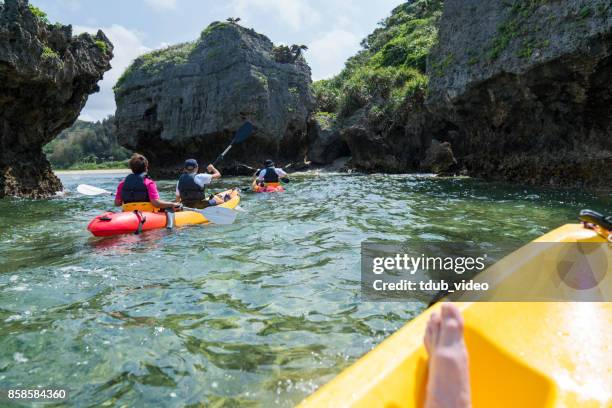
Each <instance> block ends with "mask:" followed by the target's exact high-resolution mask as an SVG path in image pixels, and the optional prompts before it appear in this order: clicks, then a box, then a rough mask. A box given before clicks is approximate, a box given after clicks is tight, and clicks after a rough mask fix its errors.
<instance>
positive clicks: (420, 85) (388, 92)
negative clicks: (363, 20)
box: [313, 0, 443, 118]
mask: <svg viewBox="0 0 612 408" xmlns="http://www.w3.org/2000/svg"><path fill="white" fill-rule="evenodd" d="M442 3H443V1H442V0H414V1H408V2H406V3H404V4H402V5H400V6H398V7H396V8H395V9H394V10H393V11H392V13H391V16H389V17H388V18H386V19H385V20H383V21H381V23H380V27H378V28H377V29H376V30H374V32H373V33H372V34H370V35H369V36H368V37H367V38H365V39H364V40H363V41H362V43H361V45H362V47H363V49H362V50H361V51H359V52H358V53H357V54H356V55H355V56H353V57H351V58H349V59H348V61H347V62H346V65H345V68H344V69H343V70H342V72H341V73H340V74H338V75H337V76H335V77H334V78H331V79H328V80H322V81H317V82H315V83H314V84H313V91H314V94H315V98H316V100H317V110H319V111H323V112H334V113H337V114H338V117H339V118H346V117H349V116H351V115H352V114H353V113H355V112H356V111H357V110H359V109H360V108H362V107H364V106H366V105H370V106H371V109H370V111H371V113H374V114H380V115H382V116H385V117H388V118H392V117H393V116H395V115H396V114H397V113H398V111H399V110H401V109H402V107H404V106H405V105H406V103H407V102H409V100H410V98H411V97H412V96H413V95H414V94H415V93H417V92H424V91H425V90H426V87H427V83H428V78H427V75H426V65H427V56H428V55H429V51H430V49H431V47H432V46H433V44H434V43H435V42H436V39H437V28H436V23H437V20H438V18H439V17H440V15H441V14H442ZM372 111H374V112H372Z"/></svg>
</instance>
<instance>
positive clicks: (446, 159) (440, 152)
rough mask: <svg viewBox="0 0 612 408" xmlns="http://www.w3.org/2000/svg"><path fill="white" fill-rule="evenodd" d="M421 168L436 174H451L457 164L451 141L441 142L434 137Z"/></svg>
mask: <svg viewBox="0 0 612 408" xmlns="http://www.w3.org/2000/svg"><path fill="white" fill-rule="evenodd" d="M420 166H421V170H424V171H429V172H432V173H436V174H450V173H451V172H452V171H453V170H454V169H455V167H456V166H457V160H456V159H455V156H454V155H453V149H452V148H451V145H450V143H449V142H442V143H440V142H439V141H438V140H436V139H433V140H432V141H431V145H430V146H429V148H428V149H427V151H426V152H425V158H424V159H423V160H422V161H421V164H420Z"/></svg>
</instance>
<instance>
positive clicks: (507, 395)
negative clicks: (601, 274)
mask: <svg viewBox="0 0 612 408" xmlns="http://www.w3.org/2000/svg"><path fill="white" fill-rule="evenodd" d="M536 241H538V242H543V243H545V242H605V240H604V239H603V238H601V237H600V236H599V235H597V234H596V233H595V232H593V231H591V230H588V229H585V228H583V227H582V226H581V225H573V224H571V225H565V226H563V227H560V228H558V229H556V230H554V231H552V232H550V233H548V234H546V235H544V236H542V237H541V238H539V239H538V240H536ZM525 248H526V247H525ZM529 250H531V249H529ZM604 250H606V249H605V247H604ZM608 250H609V251H612V247H610V248H608ZM519 251H520V250H519ZM517 252H518V251H517ZM533 252H534V253H531V254H522V256H523V255H524V260H525V262H535V263H537V262H542V258H539V256H541V254H538V253H535V251H533ZM508 258H509V257H508ZM610 259H611V258H610V254H609V253H608V260H610ZM501 262H504V260H502V261H500V263H501ZM516 264H519V265H516V266H514V267H515V268H516V270H514V271H510V272H508V274H509V275H512V274H513V273H514V274H517V275H520V273H521V270H519V269H518V268H521V265H523V264H524V263H523V264H521V262H516ZM505 266H508V268H510V269H511V268H512V267H513V265H509V264H507V265H505ZM607 268H608V271H607V272H608V274H607V276H606V277H605V279H607V281H606V282H603V283H604V285H607V287H608V288H609V287H610V279H612V276H611V275H612V274H611V273H610V272H612V270H611V269H612V264H611V263H608V267H607ZM547 269H551V270H553V271H554V270H555V268H547ZM542 270H545V269H544V268H542ZM531 284H532V282H531V281H527V282H525V281H523V285H525V286H526V287H528V286H529V285H531ZM455 304H456V305H457V307H458V308H459V309H460V310H461V311H462V314H463V317H464V320H465V339H466V344H467V348H468V353H469V359H470V361H469V364H470V382H471V389H472V403H473V406H474V407H513V408H514V407H521V408H526V407H534V408H535V407H538V408H540V407H610V406H612V329H611V328H612V303H610V302H609V303H605V302H601V303H578V302H488V303H486V302H482V303H476V302H458V303H455ZM439 307H440V305H439V304H438V305H435V306H433V307H432V308H430V309H428V310H426V311H424V312H423V313H422V314H421V315H420V316H418V317H417V318H415V319H414V320H412V321H410V322H409V323H408V324H406V325H405V326H404V327H403V328H401V329H400V330H398V331H397V332H396V333H394V334H393V335H392V336H390V337H389V338H388V339H386V340H385V341H384V342H382V343H381V344H380V345H379V346H377V347H376V348H374V349H373V350H372V351H370V352H369V353H367V354H366V355H365V356H363V357H362V358H361V359H360V360H358V361H357V362H356V363H355V364H353V365H352V366H350V367H349V368H347V369H346V370H344V371H343V372H342V373H340V375H338V376H337V377H336V378H335V379H333V380H332V381H331V382H329V383H328V384H326V385H324V386H323V387H322V388H321V389H319V390H318V391H317V392H316V393H314V394H313V395H311V396H310V397H308V398H307V399H306V400H305V401H303V402H302V404H301V405H300V407H301V408H312V407H343V406H347V407H348V406H350V407H368V408H370V407H393V408H401V407H422V406H423V403H424V396H425V385H426V376H427V353H426V352H425V349H424V347H423V334H424V332H425V326H426V323H427V321H428V319H429V317H430V315H431V313H432V312H433V311H436V310H439Z"/></svg>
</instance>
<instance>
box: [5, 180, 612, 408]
mask: <svg viewBox="0 0 612 408" xmlns="http://www.w3.org/2000/svg"><path fill="white" fill-rule="evenodd" d="M62 178H63V180H62V181H63V182H64V185H65V187H66V188H67V189H69V190H72V191H74V189H75V187H76V185H77V184H78V183H88V184H93V185H96V186H100V187H103V188H107V189H112V188H114V186H115V185H116V183H117V182H118V180H119V179H120V178H121V176H120V175H81V176H79V175H67V176H63V177H62ZM233 185H248V180H246V179H228V180H225V181H224V182H223V183H221V184H220V185H219V187H218V188H219V189H220V190H221V189H223V188H225V187H229V186H233ZM159 186H160V189H161V190H162V192H163V194H162V195H164V196H165V198H171V196H172V194H173V189H174V183H173V182H172V181H166V182H160V183H159ZM287 190H288V192H287V193H285V194H277V195H273V194H271V195H257V194H251V193H246V194H244V196H243V202H242V207H243V208H244V209H245V210H246V211H245V212H243V213H240V214H239V216H238V219H237V221H236V223H235V224H234V225H231V226H209V227H202V226H191V227H185V228H180V229H177V230H175V231H173V232H168V231H165V230H159V231H150V232H147V233H145V234H143V235H140V236H135V235H127V236H121V237H114V238H107V239H99V238H93V237H91V236H90V235H89V233H88V232H87V231H86V229H85V227H86V225H87V223H88V221H89V220H90V219H91V218H92V217H93V216H95V215H97V214H99V213H100V212H102V211H104V210H106V209H107V208H109V207H110V206H111V205H112V202H111V198H109V197H93V198H92V197H82V196H79V195H77V194H66V195H64V196H62V197H61V198H58V199H54V200H50V201H25V200H3V201H0V214H1V215H0V332H1V333H2V336H1V337H0V388H2V389H7V388H17V387H19V388H31V387H34V386H37V385H42V386H48V385H53V386H65V387H68V389H69V390H70V391H71V397H70V400H69V401H68V403H67V404H68V405H75V406H97V405H99V404H102V403H107V404H110V405H127V406H156V405H158V404H159V401H161V400H163V401H164V405H168V406H185V405H189V404H196V403H206V404H218V406H235V405H246V406H251V405H255V406H270V405H272V404H278V405H280V406H292V405H293V404H295V403H296V402H298V401H299V400H300V399H302V398H303V397H304V396H306V395H307V394H309V393H310V392H311V391H313V390H314V389H316V388H317V387H318V386H319V385H320V384H322V383H324V382H326V381H327V380H329V379H330V378H332V377H333V376H334V375H335V374H336V373H338V372H339V371H340V370H341V369H342V368H344V367H346V366H347V365H348V364H350V363H351V362H353V361H354V360H355V359H356V358H357V357H359V356H360V355H362V354H363V353H364V352H365V351H367V350H369V349H370V348H372V347H373V346H374V345H375V344H377V343H379V342H380V341H381V340H382V339H383V338H384V337H386V336H388V335H389V334H390V333H392V332H393V331H394V330H396V329H397V328H399V327H400V326H401V325H402V324H403V323H404V322H405V321H406V320H408V319H410V318H412V317H413V316H414V315H415V314H417V313H418V312H419V311H420V310H422V308H423V305H422V304H421V303H419V302H413V303H392V304H383V303H364V302H361V299H360V292H359V247H360V243H361V241H363V240H365V239H384V240H405V239H425V240H431V239H435V240H445V241H464V240H470V241H476V242H481V243H490V244H494V243H496V242H502V241H506V240H513V241H516V240H520V241H523V242H524V241H528V240H531V239H533V238H535V237H537V236H538V235H540V234H542V233H544V232H546V231H548V230H549V229H550V228H553V227H555V226H558V225H560V224H563V223H566V222H572V221H574V220H575V219H576V215H577V214H578V211H579V210H580V209H582V208H586V207H588V208H592V209H594V210H599V211H605V210H606V208H607V209H610V208H612V205H611V204H612V199H611V198H610V196H595V195H592V194H589V193H584V192H581V193H578V192H575V191H546V190H542V189H533V188H528V189H526V188H523V187H509V186H505V185H502V184H487V183H482V182H479V181H475V180H470V179H434V178H426V177H415V176H390V177H384V176H382V175H372V176H361V175H338V174H335V175H334V174H322V175H319V176H317V175H315V174H303V175H299V176H297V177H294V179H293V181H292V183H291V184H289V185H288V186H287Z"/></svg>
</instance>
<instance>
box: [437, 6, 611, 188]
mask: <svg viewBox="0 0 612 408" xmlns="http://www.w3.org/2000/svg"><path fill="white" fill-rule="evenodd" d="M428 71H429V74H430V92H429V99H428V106H429V108H430V109H431V110H432V111H433V112H434V113H436V114H437V115H440V116H441V117H443V118H444V119H446V120H448V121H449V122H450V123H451V124H452V125H453V127H454V128H455V130H456V132H454V133H452V134H448V135H447V137H446V140H448V141H450V142H451V143H452V146H453V150H454V152H455V155H456V156H457V159H458V160H459V161H460V162H461V163H462V164H463V165H465V166H466V167H467V169H468V171H469V173H470V174H471V175H475V176H483V177H486V178H491V179H504V180H511V181H520V182H530V183H537V184H555V185H591V186H602V187H606V186H607V187H609V186H610V185H612V172H610V171H609V170H610V168H611V166H612V137H610V135H611V134H612V81H611V80H610V79H611V78H612V3H610V2H609V0H568V1H552V0H551V1H539V2H527V1H525V2H522V1H511V2H503V1H480V0H447V1H446V2H445V6H444V14H443V16H442V18H441V20H440V30H439V45H438V46H437V48H435V49H434V51H433V53H432V55H431V57H430V60H429V63H428Z"/></svg>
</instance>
